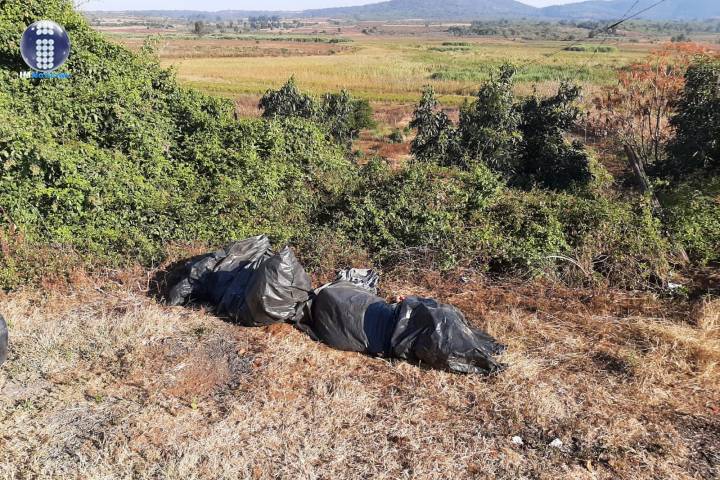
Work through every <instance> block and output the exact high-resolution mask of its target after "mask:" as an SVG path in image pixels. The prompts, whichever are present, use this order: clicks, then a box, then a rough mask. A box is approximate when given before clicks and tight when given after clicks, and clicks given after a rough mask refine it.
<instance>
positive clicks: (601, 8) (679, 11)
mask: <svg viewBox="0 0 720 480" xmlns="http://www.w3.org/2000/svg"><path fill="white" fill-rule="evenodd" d="M656 3H657V0H638V1H637V2H636V0H588V1H583V2H579V3H571V4H566V5H554V6H549V7H544V8H537V7H533V6H530V5H526V4H524V3H521V2H519V1H517V0H445V1H443V2H437V1H436V0H387V1H383V2H378V3H371V4H367V5H360V6H353V7H330V8H320V9H309V10H302V11H301V10H294V11H270V10H246V9H243V10H221V11H216V12H205V11H194V10H144V11H138V10H129V11H126V12H124V13H131V14H137V15H143V16H151V15H154V16H164V17H167V18H180V17H184V18H202V19H212V18H216V17H220V18H222V19H223V20H234V19H237V18H242V17H247V16H258V15H292V16H294V17H303V18H338V19H341V18H349V19H354V20H409V19H415V20H430V21H433V20H435V21H437V20H461V21H470V20H487V19H521V18H529V19H530V18H532V19H547V20H562V19H567V20H617V19H621V18H624V17H627V16H628V15H633V14H636V13H638V12H642V11H643V10H644V9H646V8H648V7H652V8H650V9H648V10H647V11H645V12H644V13H642V14H641V15H638V17H637V18H641V19H649V20H707V19H714V18H718V19H720V0H665V1H664V2H662V3H660V4H657V5H655V4H656ZM88 13H98V11H88Z"/></svg>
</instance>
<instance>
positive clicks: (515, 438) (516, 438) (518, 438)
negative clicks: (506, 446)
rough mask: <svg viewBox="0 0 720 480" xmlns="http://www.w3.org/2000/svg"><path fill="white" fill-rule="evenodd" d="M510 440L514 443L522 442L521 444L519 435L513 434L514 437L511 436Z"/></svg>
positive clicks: (521, 440)
mask: <svg viewBox="0 0 720 480" xmlns="http://www.w3.org/2000/svg"><path fill="white" fill-rule="evenodd" d="M510 441H511V442H512V443H514V444H515V445H522V444H523V439H522V438H520V437H518V436H517V435H516V436H514V437H512V439H511V440H510Z"/></svg>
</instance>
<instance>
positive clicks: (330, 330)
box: [302, 280, 396, 355]
mask: <svg viewBox="0 0 720 480" xmlns="http://www.w3.org/2000/svg"><path fill="white" fill-rule="evenodd" d="M310 312H311V315H309V316H308V317H306V318H305V319H303V321H302V330H304V331H305V332H307V333H308V334H310V336H311V337H313V339H315V340H319V341H321V342H323V343H325V344H327V345H330V346H331V347H333V348H337V349H338V350H345V351H349V352H361V353H367V354H370V355H387V353H388V352H389V351H390V338H391V336H392V333H393V330H394V327H395V316H396V314H395V306H394V305H390V304H388V303H387V302H386V301H385V300H383V299H382V298H380V297H378V296H376V295H374V294H373V293H372V292H371V291H370V290H368V289H367V288H364V287H362V286H360V285H358V284H355V283H352V282H348V281H345V280H341V281H338V282H335V283H333V284H331V285H328V286H326V287H324V288H322V289H320V291H319V292H318V293H317V295H316V297H315V298H314V299H313V301H312V306H311V308H310Z"/></svg>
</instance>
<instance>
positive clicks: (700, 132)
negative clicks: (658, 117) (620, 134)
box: [660, 59, 720, 178]
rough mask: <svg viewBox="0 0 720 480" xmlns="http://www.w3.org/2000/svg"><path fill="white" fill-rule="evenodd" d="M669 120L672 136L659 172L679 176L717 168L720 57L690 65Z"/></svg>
mask: <svg viewBox="0 0 720 480" xmlns="http://www.w3.org/2000/svg"><path fill="white" fill-rule="evenodd" d="M670 123H671V125H672V126H673V127H674V128H675V137H674V139H673V140H672V141H671V142H670V145H669V149H668V150H669V154H670V155H669V158H668V160H667V161H666V162H665V164H664V165H662V166H661V168H660V170H661V173H664V174H669V175H672V176H673V177H675V178H682V177H685V176H687V175H689V174H692V173H693V172H696V171H697V170H700V169H707V170H720V60H709V59H701V60H698V61H696V62H695V63H693V64H692V65H690V67H689V68H688V70H687V73H686V74H685V88H684V90H683V93H682V95H681V96H680V99H679V101H678V104H677V112H676V114H675V115H674V116H673V117H672V118H671V120H670Z"/></svg>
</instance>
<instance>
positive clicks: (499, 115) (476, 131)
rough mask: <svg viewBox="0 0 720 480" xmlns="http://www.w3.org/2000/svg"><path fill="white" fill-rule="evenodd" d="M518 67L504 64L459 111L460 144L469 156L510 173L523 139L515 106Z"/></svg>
mask: <svg viewBox="0 0 720 480" xmlns="http://www.w3.org/2000/svg"><path fill="white" fill-rule="evenodd" d="M514 75H515V68H514V67H513V66H511V65H508V64H506V65H503V66H502V67H501V68H500V71H499V73H498V74H497V75H496V76H493V77H492V78H491V79H490V81H488V82H486V83H485V84H484V85H483V86H482V87H481V88H480V90H479V91H478V93H477V98H476V100H475V101H474V102H473V103H471V104H469V105H468V104H466V105H464V106H463V108H462V109H461V110H460V127H459V134H460V143H461V145H462V148H463V150H464V151H465V153H466V155H467V156H468V157H469V158H470V159H472V160H475V161H481V162H484V163H485V164H487V165H488V166H489V167H490V168H492V169H493V170H495V171H497V172H499V173H501V174H503V175H506V176H508V175H511V174H512V173H513V172H514V170H515V169H516V167H517V166H516V163H517V159H518V149H519V146H520V141H521V140H522V138H521V135H520V131H519V130H518V126H519V124H520V120H521V119H520V114H519V112H518V111H517V109H515V108H514V102H515V97H514V95H513V91H512V88H513V77H514Z"/></svg>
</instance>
